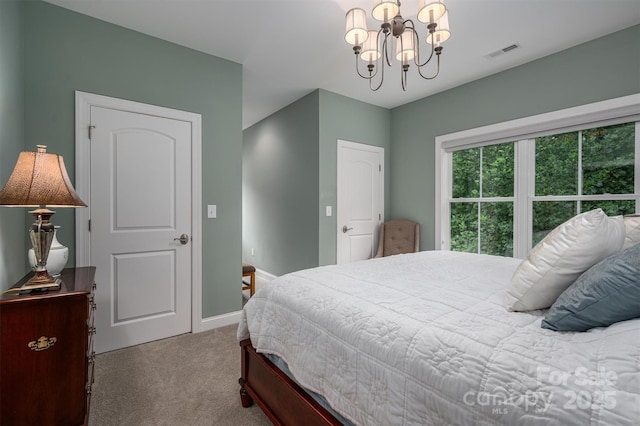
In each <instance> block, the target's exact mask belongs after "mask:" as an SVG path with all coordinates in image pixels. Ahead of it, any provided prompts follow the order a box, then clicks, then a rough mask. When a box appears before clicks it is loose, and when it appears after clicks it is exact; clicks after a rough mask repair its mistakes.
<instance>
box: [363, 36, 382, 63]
mask: <svg viewBox="0 0 640 426" xmlns="http://www.w3.org/2000/svg"><path fill="white" fill-rule="evenodd" d="M360 57H361V58H362V60H363V61H365V62H373V61H375V60H377V59H378V58H379V57H380V51H379V50H378V31H376V30H369V37H368V38H367V41H365V42H364V44H363V45H362V53H361V54H360Z"/></svg>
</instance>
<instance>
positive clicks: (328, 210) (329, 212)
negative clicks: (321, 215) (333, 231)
mask: <svg viewBox="0 0 640 426" xmlns="http://www.w3.org/2000/svg"><path fill="white" fill-rule="evenodd" d="M326 214H327V216H331V214H332V213H331V206H327V207H326Z"/></svg>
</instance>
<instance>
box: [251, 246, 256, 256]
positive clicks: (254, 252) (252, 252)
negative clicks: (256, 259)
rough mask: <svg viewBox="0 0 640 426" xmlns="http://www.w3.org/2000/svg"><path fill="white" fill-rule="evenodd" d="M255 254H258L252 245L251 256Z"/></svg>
mask: <svg viewBox="0 0 640 426" xmlns="http://www.w3.org/2000/svg"><path fill="white" fill-rule="evenodd" d="M255 255H256V249H254V248H253V247H251V256H255Z"/></svg>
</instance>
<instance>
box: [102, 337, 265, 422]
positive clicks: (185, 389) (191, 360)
mask: <svg viewBox="0 0 640 426" xmlns="http://www.w3.org/2000/svg"><path fill="white" fill-rule="evenodd" d="M236 329H237V326H235V325H231V326H227V327H223V328H219V329H216V330H212V331H207V332H203V333H198V334H184V335H181V336H177V337H172V338H169V339H164V340H159V341H156V342H151V343H146V344H144V345H139V346H134V347H131V348H126V349H121V350H118V351H113V352H108V353H105V354H101V355H98V356H96V366H95V383H94V385H93V394H92V397H91V414H90V422H89V424H90V425H91V426H103V425H108V426H114V425H127V426H137V425H154V426H157V425H167V426H169V425H171V426H173V425H180V426H182V425H185V426H186V425H192V426H196V425H197V426H200V425H202V426H211V425H216V426H217V425H271V422H270V421H269V420H268V419H267V417H266V416H265V415H264V413H263V412H262V410H260V408H259V407H258V406H257V405H256V404H254V405H253V406H252V407H250V408H242V405H241V404H240V395H239V393H238V391H239V389H240V387H239V385H238V378H239V377H240V346H239V345H238V342H237V341H236V337H235V336H236Z"/></svg>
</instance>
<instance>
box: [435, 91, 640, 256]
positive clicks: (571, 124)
mask: <svg viewBox="0 0 640 426" xmlns="http://www.w3.org/2000/svg"><path fill="white" fill-rule="evenodd" d="M634 121H635V122H636V141H635V162H636V170H638V169H639V168H640V124H638V121H640V93H639V94H633V95H629V96H624V97H620V98H615V99H610V100H606V101H601V102H595V103H591V104H587V105H581V106H578V107H573V108H567V109H563V110H558V111H553V112H549V113H545V114H539V115H535V116H531V117H526V118H521V119H517V120H511V121H507V122H503V123H497V124H492V125H489V126H483V127H478V128H475V129H469V130H464V131H461V132H456V133H450V134H446V135H442V136H437V137H436V139H435V248H436V249H437V250H448V249H449V248H450V243H451V241H450V225H451V224H450V215H451V212H450V201H451V198H452V194H451V187H452V170H451V167H452V152H453V151H456V150H460V149H468V148H475V147H480V146H486V145H493V144H497V143H502V142H510V141H515V150H514V152H515V159H514V161H515V163H514V169H515V176H514V179H515V182H514V191H515V193H514V196H515V201H514V218H520V220H516V219H514V247H513V256H514V257H518V258H524V257H526V255H527V253H528V251H529V247H531V241H532V235H531V234H532V231H531V223H532V218H531V210H532V205H533V200H534V193H533V188H532V185H531V184H530V183H529V182H531V180H532V179H529V178H526V179H522V177H523V176H525V177H529V176H530V175H531V173H533V171H534V167H535V164H534V161H535V153H534V152H528V153H527V152H526V151H532V150H535V144H534V143H531V142H530V141H531V140H532V139H535V138H536V137H540V136H547V135H552V134H559V133H567V132H570V131H577V130H584V129H587V128H593V127H604V126H611V125H615V124H620V123H625V122H634ZM634 184H635V194H634V195H635V201H636V213H638V212H640V173H635V182H634ZM522 194H526V196H522ZM606 197H607V199H616V196H613V195H611V196H609V195H607V196H606ZM540 198H541V197H535V199H536V200H538V199H540ZM574 198H575V197H574ZM553 199H554V200H558V201H560V198H558V197H553Z"/></svg>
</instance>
